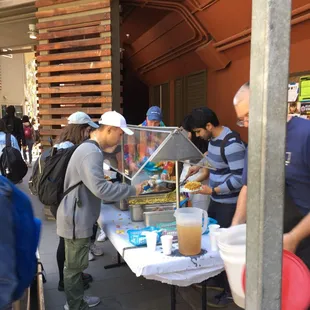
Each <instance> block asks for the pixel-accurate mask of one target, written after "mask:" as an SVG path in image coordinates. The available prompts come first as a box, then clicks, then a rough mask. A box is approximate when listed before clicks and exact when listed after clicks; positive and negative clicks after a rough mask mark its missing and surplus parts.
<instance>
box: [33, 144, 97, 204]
mask: <svg viewBox="0 0 310 310" xmlns="http://www.w3.org/2000/svg"><path fill="white" fill-rule="evenodd" d="M87 142H88V143H93V144H95V145H97V146H98V147H99V145H98V143H96V142H95V141H90V140H88V141H85V142H84V143H87ZM77 148H78V145H75V146H72V147H70V148H67V149H60V150H57V149H56V148H53V150H52V152H51V154H50V155H49V156H48V157H47V158H46V160H45V167H44V169H43V173H42V175H41V178H40V181H39V186H38V197H39V200H40V201H41V202H42V203H43V204H44V205H47V206H50V207H56V209H57V208H58V206H59V204H60V202H61V200H62V199H63V198H64V197H65V196H66V195H68V194H69V193H70V192H71V191H72V190H73V189H74V188H76V187H77V186H79V185H81V184H82V183H83V182H82V181H80V182H78V183H76V184H75V185H73V186H71V187H69V188H68V189H67V190H66V191H65V192H64V182H65V176H66V171H67V167H68V164H69V161H70V159H71V157H72V155H73V153H74V152H75V150H76V149H77Z"/></svg>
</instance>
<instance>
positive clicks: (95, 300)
mask: <svg viewBox="0 0 310 310" xmlns="http://www.w3.org/2000/svg"><path fill="white" fill-rule="evenodd" d="M84 301H85V302H86V303H87V304H88V307H89V308H93V307H96V306H97V305H99V304H100V301H101V300H100V298H99V297H95V296H84ZM64 309H65V310H69V305H68V303H67V302H66V304H65V305H64Z"/></svg>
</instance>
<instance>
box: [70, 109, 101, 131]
mask: <svg viewBox="0 0 310 310" xmlns="http://www.w3.org/2000/svg"><path fill="white" fill-rule="evenodd" d="M68 124H76V125H83V124H88V125H89V126H91V127H93V128H99V125H97V124H96V123H94V122H93V121H92V120H91V118H90V117H89V115H87V114H86V113H84V112H75V113H73V114H71V115H70V116H69V117H68Z"/></svg>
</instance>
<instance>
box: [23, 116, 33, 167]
mask: <svg viewBox="0 0 310 310" xmlns="http://www.w3.org/2000/svg"><path fill="white" fill-rule="evenodd" d="M22 123H23V128H24V136H25V146H23V156H24V160H25V161H26V162H27V148H28V154H29V161H28V167H31V166H32V148H33V145H34V142H35V134H34V129H33V127H32V124H31V123H30V120H29V117H28V116H27V115H24V116H23V118H22Z"/></svg>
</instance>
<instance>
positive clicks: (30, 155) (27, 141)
mask: <svg viewBox="0 0 310 310" xmlns="http://www.w3.org/2000/svg"><path fill="white" fill-rule="evenodd" d="M33 144H34V142H33V140H32V139H30V140H28V139H27V140H26V147H28V153H29V164H31V163H32V148H33ZM23 155H24V160H25V161H27V150H26V149H23Z"/></svg>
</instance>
